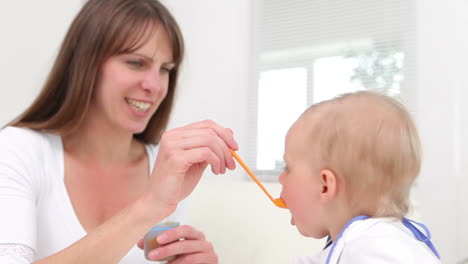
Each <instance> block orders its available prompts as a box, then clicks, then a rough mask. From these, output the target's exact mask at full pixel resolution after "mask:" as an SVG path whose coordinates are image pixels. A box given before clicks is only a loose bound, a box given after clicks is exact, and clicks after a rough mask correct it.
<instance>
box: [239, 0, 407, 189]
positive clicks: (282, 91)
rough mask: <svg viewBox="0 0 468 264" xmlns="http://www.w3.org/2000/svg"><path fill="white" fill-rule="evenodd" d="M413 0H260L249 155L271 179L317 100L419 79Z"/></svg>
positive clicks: (394, 88)
mask: <svg viewBox="0 0 468 264" xmlns="http://www.w3.org/2000/svg"><path fill="white" fill-rule="evenodd" d="M413 2H414V1H413V0H383V1H375V0H357V1H356V0H290V1H282V0H256V2H255V4H254V5H255V8H254V10H256V11H255V12H254V16H255V18H254V21H256V27H255V33H256V34H254V36H256V39H255V45H254V46H255V48H254V50H256V56H255V64H256V65H255V69H256V76H257V78H256V80H255V84H254V86H255V89H253V90H254V93H255V94H253V96H252V98H254V100H251V102H250V104H251V107H250V109H255V111H256V113H255V114H253V115H252V118H251V120H250V127H251V128H252V129H251V131H254V132H253V133H252V135H251V136H252V138H253V139H252V140H253V141H254V142H253V144H252V145H253V146H255V147H251V150H250V152H251V153H249V158H248V159H249V163H250V164H255V165H256V167H255V169H254V170H256V173H257V174H259V176H260V177H262V179H263V180H269V179H271V180H276V178H277V176H278V175H279V173H280V170H281V169H282V167H283V151H284V138H285V136H286V133H287V130H288V129H289V127H290V126H291V125H292V123H293V122H294V121H295V120H296V119H297V118H298V117H299V115H300V114H301V113H302V112H303V111H304V110H305V109H306V108H307V107H308V106H310V105H311V104H313V103H317V102H320V101H323V100H327V99H331V98H333V97H335V96H337V95H339V94H342V93H347V92H352V91H357V90H366V89H385V90H386V91H388V92H389V93H391V94H393V95H398V94H399V93H400V92H401V91H402V90H403V89H405V87H407V86H409V85H412V84H411V80H412V79H413V78H412V76H411V73H412V68H411V67H412V65H413V60H414V51H413V46H415V45H414V34H413V32H414V29H415V22H414V21H413V20H412V19H413V17H414V15H413V14H414V11H413V10H414V8H413V4H414V3H413Z"/></svg>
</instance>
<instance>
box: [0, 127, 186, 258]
mask: <svg viewBox="0 0 468 264" xmlns="http://www.w3.org/2000/svg"><path fill="white" fill-rule="evenodd" d="M146 152H147V154H148V160H149V164H150V165H149V168H148V170H149V172H151V171H152V169H153V166H154V162H155V161H156V155H157V147H156V146H155V145H146ZM183 207H184V205H183V203H180V204H179V207H178V208H177V210H176V212H175V213H174V214H173V215H171V216H170V217H168V219H167V220H171V221H179V222H180V221H181V220H180V218H181V217H182V214H181V213H182V211H183V209H182V208H183ZM0 212H1V217H0V263H10V264H17V263H18V264H19V263H30V262H32V261H34V260H38V259H41V258H44V257H46V256H50V255H52V254H54V253H57V252H58V251H60V250H62V249H64V248H66V247H68V246H70V245H71V244H73V243H74V242H76V241H77V240H79V239H81V238H82V237H83V236H85V235H86V231H85V230H84V229H83V227H82V226H81V224H80V222H79V220H78V218H77V216H76V215H75V211H74V209H73V206H72V204H71V201H70V198H69V196H68V192H67V190H66V187H65V184H64V153H63V145H62V140H61V137H60V136H58V135H56V134H49V133H42V132H37V131H34V130H30V129H25V128H16V127H6V128H4V129H2V130H0ZM122 232H125V230H122ZM120 263H121V264H138V263H154V262H149V261H147V260H146V259H145V257H144V254H143V251H142V250H141V249H139V248H138V247H137V246H135V247H134V248H133V249H132V250H131V251H130V252H129V253H128V254H127V255H126V256H125V257H124V258H123V259H122V261H121V262H120Z"/></svg>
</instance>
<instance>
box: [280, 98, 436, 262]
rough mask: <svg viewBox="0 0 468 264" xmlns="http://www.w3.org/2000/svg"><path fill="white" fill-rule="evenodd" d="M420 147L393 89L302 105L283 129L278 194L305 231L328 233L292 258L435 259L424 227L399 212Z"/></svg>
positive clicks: (415, 170)
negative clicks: (319, 245) (312, 251)
mask: <svg viewBox="0 0 468 264" xmlns="http://www.w3.org/2000/svg"><path fill="white" fill-rule="evenodd" d="M420 152H421V150H420V141H419V137H418V133H417V130H416V127H415V125H414V123H413V121H412V119H411V117H410V115H409V113H408V112H407V111H406V109H405V108H404V107H403V106H402V105H401V104H400V103H398V102H397V101H396V100H395V99H393V98H391V97H388V96H385V95H382V94H379V93H376V92H369V91H361V92H355V93H350V94H345V95H342V96H340V97H338V98H335V99H333V100H329V101H325V102H321V103H319V104H316V105H313V106H312V107H310V108H309V109H307V110H306V111H305V112H304V113H303V114H302V115H301V116H300V117H299V119H298V120H297V121H296V122H295V123H294V124H293V126H292V127H291V128H290V129H289V131H288V134H287V136H286V144H285V153H284V161H285V163H286V168H285V171H284V172H283V173H282V174H281V176H280V183H281V185H282V187H283V190H282V193H281V197H282V199H283V200H284V201H285V202H286V204H287V205H288V208H289V210H290V212H291V215H292V220H291V223H292V224H293V225H296V227H297V229H298V230H299V232H300V233H301V234H302V235H304V236H307V237H313V238H323V237H326V236H328V241H327V245H326V246H325V248H324V249H323V250H322V251H321V252H320V253H318V254H316V255H313V256H307V257H302V258H298V259H296V260H294V261H293V262H292V263H295V264H299V263H301V264H302V263H326V264H329V263H330V264H332V263H333V264H334V263H360V264H362V263H425V264H430V263H440V260H439V254H438V253H437V251H436V249H435V247H434V246H433V244H432V243H431V242H430V240H429V238H430V234H429V230H428V229H427V228H426V227H425V226H424V225H422V224H420V223H416V222H414V221H412V220H409V219H407V218H405V217H404V216H405V215H406V214H407V212H408V207H409V196H410V190H411V186H412V184H413V182H414V180H415V178H416V177H417V175H418V174H419V170H420V164H421V153H420ZM421 229H422V230H423V231H421Z"/></svg>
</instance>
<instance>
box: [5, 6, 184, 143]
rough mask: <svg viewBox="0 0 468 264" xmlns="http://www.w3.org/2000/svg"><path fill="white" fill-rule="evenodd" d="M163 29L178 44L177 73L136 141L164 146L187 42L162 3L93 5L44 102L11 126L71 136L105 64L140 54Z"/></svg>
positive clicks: (69, 38) (73, 29) (58, 63)
mask: <svg viewBox="0 0 468 264" xmlns="http://www.w3.org/2000/svg"><path fill="white" fill-rule="evenodd" d="M158 26H162V27H164V29H165V30H166V31H167V32H168V34H169V38H170V40H171V41H172V50H173V61H174V63H175V67H174V69H172V70H171V73H170V77H169V88H168V92H167V95H166V98H165V99H164V100H163V101H162V102H161V105H160V106H159V108H158V110H157V111H156V112H155V114H154V115H153V117H152V118H151V120H150V121H149V123H148V125H147V127H146V129H145V130H144V131H143V132H141V133H140V134H136V135H135V137H136V138H138V139H140V140H142V141H143V142H145V143H154V144H156V143H158V142H159V139H160V137H161V134H162V132H163V131H164V130H165V129H166V127H167V123H168V120H169V116H170V113H171V110H172V105H173V102H174V96H175V88H176V83H177V76H178V74H179V70H180V64H181V63H182V59H183V55H184V42H183V38H182V34H181V31H180V28H179V26H178V25H177V22H176V21H175V19H174V17H173V16H172V15H171V13H170V12H169V11H168V10H167V8H166V7H164V6H163V5H162V4H161V3H159V2H158V1H156V0H89V1H87V3H86V4H85V5H84V6H83V8H82V9H81V11H80V12H79V13H78V15H77V16H76V17H75V19H74V21H73V22H72V24H71V26H70V28H69V30H68V33H67V35H66V36H65V39H64V40H63V43H62V46H61V48H60V50H59V53H58V55H57V58H56V60H55V63H54V65H53V67H52V70H51V72H50V73H49V76H48V78H47V81H46V83H45V85H44V87H43V89H42V90H41V92H40V94H39V95H38V97H37V98H36V99H35V101H34V102H33V103H32V104H31V106H30V107H29V108H28V109H26V111H24V112H23V113H22V114H21V115H19V116H18V117H17V118H16V119H14V120H13V121H12V122H10V123H9V124H8V125H10V126H18V127H27V128H31V129H35V130H41V131H47V132H55V133H60V134H67V133H71V132H74V131H75V130H76V129H77V128H78V127H79V125H80V124H81V122H82V121H83V119H84V117H85V115H86V113H87V110H88V107H89V105H90V101H91V97H92V95H93V93H94V89H95V87H96V84H97V82H98V78H99V75H100V69H101V66H102V64H103V63H104V61H105V60H106V59H108V58H109V57H110V56H113V55H116V54H121V53H128V52H132V51H135V50H137V49H138V48H139V47H141V46H142V45H144V44H145V42H146V41H147V39H149V38H150V37H151V35H150V34H145V32H148V30H151V29H153V28H154V27H158Z"/></svg>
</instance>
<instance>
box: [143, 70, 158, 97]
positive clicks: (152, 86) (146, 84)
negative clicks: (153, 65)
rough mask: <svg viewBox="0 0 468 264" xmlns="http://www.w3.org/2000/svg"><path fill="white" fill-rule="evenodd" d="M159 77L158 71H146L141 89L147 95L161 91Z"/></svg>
mask: <svg viewBox="0 0 468 264" xmlns="http://www.w3.org/2000/svg"><path fill="white" fill-rule="evenodd" d="M161 85H162V84H161V76H160V73H159V72H158V71H148V72H147V73H146V75H145V77H144V79H143V81H142V84H141V86H142V88H143V89H144V90H145V91H146V92H148V93H155V92H157V91H158V90H160V89H161Z"/></svg>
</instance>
